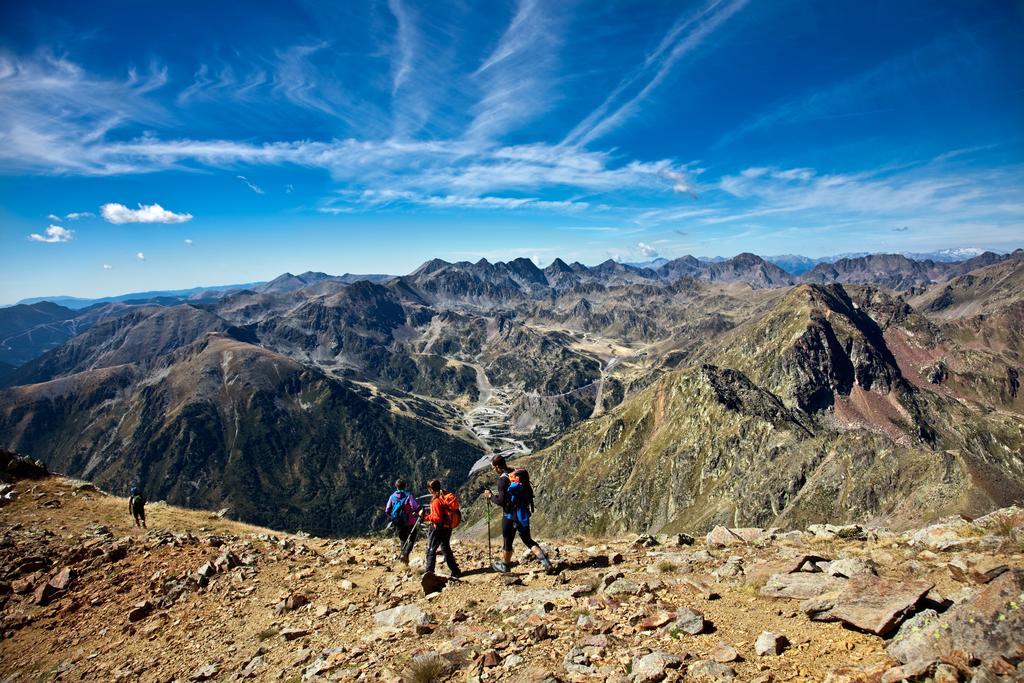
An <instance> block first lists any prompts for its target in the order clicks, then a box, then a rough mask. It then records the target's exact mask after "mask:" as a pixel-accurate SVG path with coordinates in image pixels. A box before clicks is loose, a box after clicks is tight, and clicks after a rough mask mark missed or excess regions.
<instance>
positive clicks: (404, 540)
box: [384, 479, 420, 564]
mask: <svg viewBox="0 0 1024 683" xmlns="http://www.w3.org/2000/svg"><path fill="white" fill-rule="evenodd" d="M419 512H420V502H419V501H418V500H416V496H414V495H412V493H410V492H409V491H407V490H406V489H405V480H404V479H398V480H396V481H395V492H394V493H392V494H391V497H390V498H388V502H387V505H385V506H384V514H386V515H387V516H388V519H390V520H391V523H392V524H393V525H394V527H395V531H396V533H397V534H398V541H399V543H400V549H399V552H398V559H399V560H401V561H402V562H404V563H405V564H409V553H411V552H412V547H413V546H414V545H416V536H417V532H418V529H417V524H416V521H417V519H418V518H419Z"/></svg>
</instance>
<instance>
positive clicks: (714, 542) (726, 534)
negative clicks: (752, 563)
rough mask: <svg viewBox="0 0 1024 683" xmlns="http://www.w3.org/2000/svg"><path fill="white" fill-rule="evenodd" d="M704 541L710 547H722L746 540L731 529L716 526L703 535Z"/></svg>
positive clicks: (741, 543)
mask: <svg viewBox="0 0 1024 683" xmlns="http://www.w3.org/2000/svg"><path fill="white" fill-rule="evenodd" d="M704 542H705V543H707V544H708V545H709V546H711V547H712V548H724V547H726V546H731V545H743V544H744V543H746V541H744V540H743V538H741V537H740V536H739V535H738V534H736V533H733V531H732V530H731V529H728V528H726V527H724V526H716V527H715V528H714V529H712V530H711V531H709V532H708V535H707V536H705V537H704Z"/></svg>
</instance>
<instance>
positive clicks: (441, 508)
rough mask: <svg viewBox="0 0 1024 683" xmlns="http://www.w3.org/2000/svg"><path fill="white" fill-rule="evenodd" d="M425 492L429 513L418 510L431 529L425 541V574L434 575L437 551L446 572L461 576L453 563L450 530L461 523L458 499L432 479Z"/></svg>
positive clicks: (456, 563) (453, 554) (454, 562)
mask: <svg viewBox="0 0 1024 683" xmlns="http://www.w3.org/2000/svg"><path fill="white" fill-rule="evenodd" d="M427 490H428V491H430V495H431V496H432V498H431V501H430V512H427V511H426V510H420V516H421V517H422V518H423V519H424V520H426V521H428V522H430V523H431V524H432V525H433V528H431V530H430V536H429V538H428V541H427V566H426V567H425V570H426V573H427V574H433V573H434V565H435V564H436V563H437V551H438V549H440V550H441V552H442V553H443V554H444V561H445V563H446V564H447V565H448V571H449V572H451V575H452V576H454V577H455V578H458V577H460V576H462V571H461V570H460V569H459V564H458V562H456V561H455V553H453V552H452V529H454V528H455V527H457V526H458V525H459V523H460V522H461V521H462V512H460V510H459V499H458V498H456V497H455V494H454V493H452V492H451V491H445V490H443V489H442V488H441V482H439V481H438V480H437V479H432V480H431V481H429V482H427Z"/></svg>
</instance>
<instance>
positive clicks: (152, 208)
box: [100, 203, 192, 224]
mask: <svg viewBox="0 0 1024 683" xmlns="http://www.w3.org/2000/svg"><path fill="white" fill-rule="evenodd" d="M100 213H102V214H103V218H104V219H105V220H106V221H107V222H108V223H116V224H121V223H185V222H186V221H190V220H192V214H190V213H174V212H173V211H168V210H167V209H165V208H164V207H162V206H160V205H159V204H139V208H137V209H129V208H128V207H127V206H125V205H124V204H116V203H110V204H104V205H103V206H101V207H100Z"/></svg>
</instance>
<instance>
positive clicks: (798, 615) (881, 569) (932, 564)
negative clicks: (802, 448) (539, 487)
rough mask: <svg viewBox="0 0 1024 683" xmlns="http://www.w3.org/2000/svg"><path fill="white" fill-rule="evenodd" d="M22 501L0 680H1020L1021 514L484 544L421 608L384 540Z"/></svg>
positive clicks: (410, 574) (102, 505) (464, 542)
mask: <svg viewBox="0 0 1024 683" xmlns="http://www.w3.org/2000/svg"><path fill="white" fill-rule="evenodd" d="M14 489H15V495H10V494H9V493H8V494H7V496H6V498H7V499H13V500H12V501H11V502H9V503H8V504H7V505H6V506H4V507H3V508H0V532H2V538H0V636H2V639H0V680H2V681H20V680H37V679H47V680H49V679H55V678H59V679H62V680H89V681H96V680H99V681H106V680H141V681H185V680H237V679H252V680H285V681H300V680H387V681H393V680H409V681H431V680H438V681H442V680H451V681H469V680H474V681H475V680H494V681H498V680H508V681H520V680H526V681H556V680H562V681H583V680H609V681H660V680H681V679H683V678H685V679H687V680H737V681H823V680H828V681H833V682H834V683H839V682H840V681H896V680H905V679H906V680H935V681H957V680H977V681H990V680H994V681H1001V680H1006V681H1009V680H1019V677H1021V676H1024V665H1021V659H1022V658H1024V636H1022V634H1024V620H1022V614H1024V609H1018V607H1019V606H1024V594H1022V591H1024V571H1022V569H1024V555H1022V551H1024V547H1022V545H1021V539H1022V535H1021V532H1022V531H1024V513H1022V512H1021V511H1020V510H1018V509H1015V508H1012V509H1008V510H1005V511H1001V512H999V513H996V514H994V515H991V516H989V517H987V518H984V519H982V520H976V521H975V522H974V523H969V522H967V521H963V520H959V519H957V520H948V521H947V522H946V523H944V524H939V525H935V526H933V527H930V528H928V529H924V530H922V531H919V532H917V533H907V534H895V533H891V532H887V531H885V530H878V529H860V528H858V527H827V526H820V527H816V528H812V529H810V530H804V531H798V532H788V533H784V532H778V531H764V530H756V529H734V530H727V529H724V528H718V529H715V530H714V531H713V532H712V533H711V534H708V536H707V537H706V538H705V537H701V538H698V539H696V540H694V539H691V538H689V537H686V536H685V535H684V536H672V537H661V538H657V539H655V538H650V537H641V538H639V539H636V538H629V539H615V540H609V539H600V540H597V539H586V538H570V539H558V540H557V541H556V540H550V542H549V543H547V544H546V545H547V546H548V548H549V550H550V552H551V554H552V556H557V560H558V564H559V566H560V572H559V573H558V574H557V575H554V576H549V575H546V574H544V573H543V572H541V571H540V570H539V567H537V565H536V564H535V563H532V562H525V561H524V563H523V564H521V565H519V566H517V567H516V568H515V570H514V573H513V574H512V575H510V576H502V575H498V574H495V573H493V572H491V571H489V570H488V569H486V566H487V548H486V541H482V540H475V539H472V540H471V539H460V540H459V541H457V542H456V544H455V550H456V553H457V555H458V556H459V558H460V561H461V562H462V565H463V569H464V571H466V572H467V575H466V576H465V577H464V579H463V580H461V581H459V582H452V583H450V584H449V585H447V587H445V588H444V590H442V591H441V592H439V593H434V594H432V595H430V596H427V597H425V596H423V594H422V590H421V586H420V573H419V571H418V570H417V565H419V566H422V552H423V543H422V541H421V542H420V545H419V546H418V548H417V553H416V555H418V556H420V559H418V560H416V561H414V562H413V567H412V568H405V567H403V566H402V565H397V564H395V563H393V561H392V558H393V556H394V552H395V546H394V544H393V541H391V540H389V539H382V538H377V539H369V538H366V539H363V538H360V539H348V540H326V539H313V538H303V537H297V536H290V535H287V534H281V533H276V532H272V531H268V530H266V529H259V528H255V527H250V526H246V525H242V524H238V523H235V522H231V521H228V520H224V519H220V518H218V517H217V516H216V515H212V514H210V513H203V512H195V511H186V510H181V509H177V508H172V507H168V506H166V505H163V504H152V505H150V506H148V508H147V509H148V517H149V527H150V528H149V530H148V531H147V530H142V529H137V528H135V527H134V526H133V525H132V523H131V520H130V518H129V516H128V513H127V503H126V501H125V500H124V499H123V498H117V497H113V496H108V495H105V494H103V493H101V492H99V491H96V490H95V489H94V488H92V487H91V486H90V485H83V484H81V483H78V482H74V481H70V480H66V479H60V478H56V477H51V478H49V479H45V480H41V481H35V482H29V481H22V482H18V483H16V484H15V487H14ZM5 500H6V499H5ZM930 610H931V611H930ZM915 614H916V616H913V618H912V619H911V620H910V621H909V622H907V623H903V624H902V628H901V622H903V621H904V620H905V619H907V618H908V617H911V615H915ZM897 629H899V630H897ZM972 629H976V630H977V631H978V632H977V633H975V632H974V631H972ZM872 631H874V632H872ZM766 632H767V633H766ZM979 633H980V634H981V635H979ZM887 648H888V651H887ZM972 677H973V678H972Z"/></svg>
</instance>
